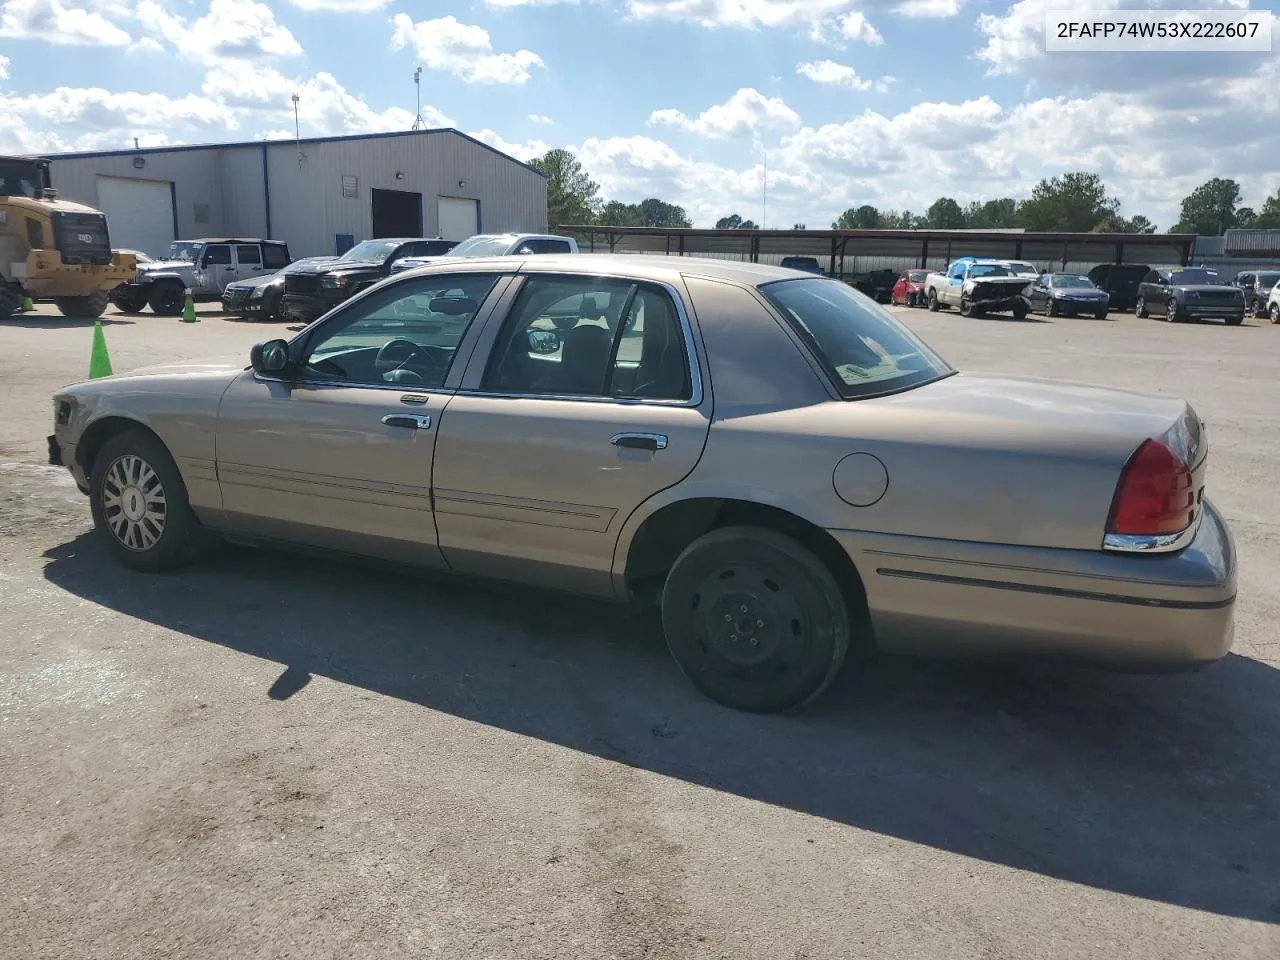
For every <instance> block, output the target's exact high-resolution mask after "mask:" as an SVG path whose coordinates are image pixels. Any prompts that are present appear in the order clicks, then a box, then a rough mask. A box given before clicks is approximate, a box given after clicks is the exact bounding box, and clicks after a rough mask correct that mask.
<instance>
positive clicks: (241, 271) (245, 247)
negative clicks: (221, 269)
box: [236, 243, 272, 280]
mask: <svg viewBox="0 0 1280 960" xmlns="http://www.w3.org/2000/svg"><path fill="white" fill-rule="evenodd" d="M271 272H272V271H270V270H267V269H266V268H265V267H264V266H263V264H262V248H261V247H259V246H258V245H257V244H256V243H237V244H236V279H237V280H248V279H250V278H252V277H260V276H262V275H263V274H264V273H271Z"/></svg>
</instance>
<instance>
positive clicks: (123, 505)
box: [102, 454, 168, 553]
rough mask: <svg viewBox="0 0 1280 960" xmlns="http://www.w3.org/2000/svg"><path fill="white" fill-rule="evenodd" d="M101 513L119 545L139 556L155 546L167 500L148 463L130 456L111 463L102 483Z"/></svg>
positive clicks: (162, 526) (165, 512)
mask: <svg viewBox="0 0 1280 960" xmlns="http://www.w3.org/2000/svg"><path fill="white" fill-rule="evenodd" d="M102 512H103V515H104V517H105V519H106V522H107V528H108V529H109V530H110V531H111V534H112V536H114V537H115V538H116V540H117V541H119V542H120V544H121V545H122V546H124V547H125V548H127V549H129V550H133V551H135V552H139V553H141V552H143V551H146V550H150V549H151V548H152V547H154V546H155V545H156V543H158V542H159V540H160V537H161V536H162V535H163V534H164V525H165V520H166V518H167V516H168V501H167V498H166V497H165V492H164V485H163V484H161V482H160V477H159V476H158V475H157V474H156V472H155V470H154V469H153V468H152V466H151V464H149V463H147V461H145V460H143V459H142V458H141V457H138V456H134V455H132V454H129V455H126V456H123V457H120V458H119V459H117V460H116V461H115V462H114V463H112V464H111V466H110V467H108V468H107V474H106V476H105V477H104V478H103V482H102Z"/></svg>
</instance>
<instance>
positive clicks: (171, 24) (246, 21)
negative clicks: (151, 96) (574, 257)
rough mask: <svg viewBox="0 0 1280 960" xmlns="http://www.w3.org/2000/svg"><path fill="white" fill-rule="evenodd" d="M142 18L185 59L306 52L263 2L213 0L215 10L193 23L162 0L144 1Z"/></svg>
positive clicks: (248, 57) (203, 60) (247, 57)
mask: <svg viewBox="0 0 1280 960" xmlns="http://www.w3.org/2000/svg"><path fill="white" fill-rule="evenodd" d="M137 16H138V18H139V20H141V21H142V22H143V23H144V24H145V25H147V26H148V27H149V28H150V29H151V30H152V31H153V32H155V33H157V34H159V35H160V36H162V37H163V38H164V39H165V40H167V41H168V42H169V43H170V44H172V45H173V47H174V49H175V50H176V51H177V52H178V53H179V54H180V55H181V56H184V57H189V58H190V59H193V60H195V61H197V62H199V63H203V64H217V63H219V62H222V61H225V60H248V61H254V60H265V59H270V58H272V57H294V56H297V55H298V54H300V53H302V46H301V44H299V43H298V41H297V38H296V37H294V35H293V34H292V33H291V32H290V31H289V29H288V28H287V27H285V26H283V25H282V24H280V23H278V22H276V16H275V14H274V13H273V12H272V10H271V8H270V7H268V6H267V5H266V4H265V3H258V2H257V0H210V3H209V12H208V13H207V14H205V15H204V16H203V17H200V18H199V19H198V20H196V21H195V22H193V23H188V22H187V20H186V19H185V18H183V17H180V16H178V15H177V14H174V13H171V12H169V10H168V9H167V8H165V7H164V6H163V5H162V4H161V3H159V2H158V0H140V2H139V3H138V6H137Z"/></svg>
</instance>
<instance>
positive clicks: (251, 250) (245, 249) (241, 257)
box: [236, 243, 262, 267]
mask: <svg viewBox="0 0 1280 960" xmlns="http://www.w3.org/2000/svg"><path fill="white" fill-rule="evenodd" d="M236 260H238V261H239V262H240V265H241V266H245V267H260V266H262V251H260V250H259V249H258V248H257V247H256V246H255V245H253V244H248V243H242V244H239V245H237V246H236Z"/></svg>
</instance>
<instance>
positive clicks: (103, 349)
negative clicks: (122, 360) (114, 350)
mask: <svg viewBox="0 0 1280 960" xmlns="http://www.w3.org/2000/svg"><path fill="white" fill-rule="evenodd" d="M109 376H111V358H110V357H109V356H107V338H106V336H105V335H104V334H103V332H102V321H101V320H95V321H94V322H93V353H91V354H90V355H89V379H90V380H97V379H98V378H99V377H109Z"/></svg>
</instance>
